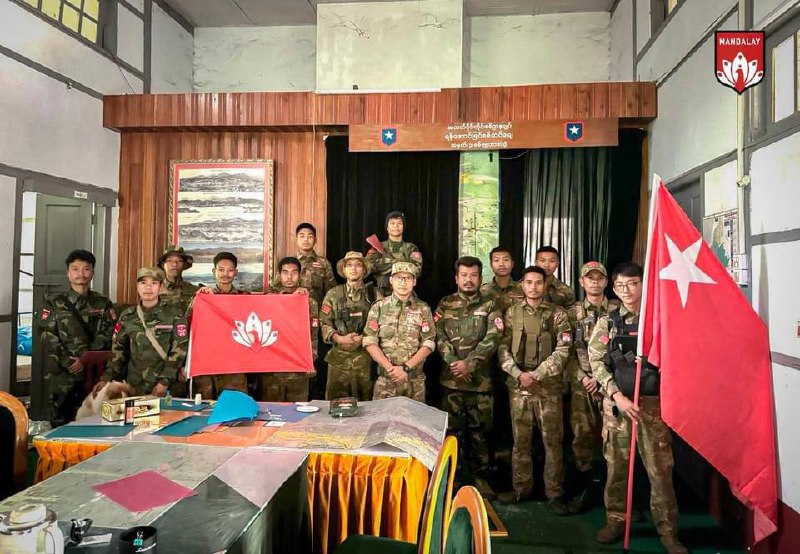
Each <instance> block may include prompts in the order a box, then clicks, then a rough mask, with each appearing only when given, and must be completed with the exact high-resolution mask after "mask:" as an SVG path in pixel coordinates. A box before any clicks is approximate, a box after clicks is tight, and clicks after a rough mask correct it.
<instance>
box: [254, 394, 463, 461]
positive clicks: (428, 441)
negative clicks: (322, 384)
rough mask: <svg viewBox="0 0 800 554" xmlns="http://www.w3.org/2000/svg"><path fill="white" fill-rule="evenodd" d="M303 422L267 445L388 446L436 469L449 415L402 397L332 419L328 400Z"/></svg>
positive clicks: (310, 447) (366, 405)
mask: <svg viewBox="0 0 800 554" xmlns="http://www.w3.org/2000/svg"><path fill="white" fill-rule="evenodd" d="M312 404H314V405H316V406H319V407H320V408H321V409H320V411H319V412H317V413H316V414H314V415H312V416H311V417H308V418H307V419H304V420H303V421H300V422H297V423H293V424H291V425H286V426H284V427H282V428H281V429H279V430H278V431H277V432H276V433H275V434H274V435H272V436H271V437H270V438H269V439H267V441H266V442H265V443H264V446H270V447H275V448H298V449H302V450H331V451H337V450H359V449H363V448H372V447H375V446H378V445H380V444H388V445H390V446H393V447H395V448H398V449H400V450H402V451H403V452H406V453H408V454H409V455H410V456H412V457H413V458H415V459H417V460H419V461H420V462H421V463H422V464H423V465H425V467H427V468H428V469H433V466H434V464H435V463H436V457H437V455H438V454H439V449H440V448H441V446H442V442H444V436H445V432H446V431H447V414H446V413H445V412H443V411H441V410H437V409H436V408H433V407H431V406H427V405H425V404H422V403H420V402H416V401H414V400H411V399H410V398H405V397H397V398H386V399H384V400H374V401H372V402H365V403H362V404H359V405H358V415H357V416H355V417H345V418H333V417H331V416H330V415H329V414H328V403H327V402H320V401H314V402H312Z"/></svg>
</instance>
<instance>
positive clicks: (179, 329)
mask: <svg viewBox="0 0 800 554" xmlns="http://www.w3.org/2000/svg"><path fill="white" fill-rule="evenodd" d="M186 332H187V329H186V324H185V323H178V324H177V325H176V326H175V333H176V334H177V335H178V336H179V337H185V336H186Z"/></svg>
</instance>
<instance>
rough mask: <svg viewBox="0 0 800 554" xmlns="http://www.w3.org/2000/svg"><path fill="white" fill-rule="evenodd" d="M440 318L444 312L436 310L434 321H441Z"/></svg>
mask: <svg viewBox="0 0 800 554" xmlns="http://www.w3.org/2000/svg"><path fill="white" fill-rule="evenodd" d="M440 319H442V314H440V313H439V312H434V314H433V322H434V323H439V320H440Z"/></svg>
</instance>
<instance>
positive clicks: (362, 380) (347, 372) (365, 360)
mask: <svg viewBox="0 0 800 554" xmlns="http://www.w3.org/2000/svg"><path fill="white" fill-rule="evenodd" d="M326 360H327V362H328V384H327V386H326V388H325V399H326V400H335V399H336V398H342V397H344V396H354V397H355V398H357V399H358V400H372V389H373V386H374V384H373V382H372V375H371V370H372V358H371V357H370V355H369V354H367V351H366V350H364V349H363V348H359V349H358V350H356V351H354V352H345V351H344V350H340V349H338V348H333V349H332V350H331V351H330V353H329V354H328V356H327V357H326Z"/></svg>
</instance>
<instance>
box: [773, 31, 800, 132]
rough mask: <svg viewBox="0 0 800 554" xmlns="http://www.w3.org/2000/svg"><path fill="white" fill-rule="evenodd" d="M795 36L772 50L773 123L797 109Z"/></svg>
mask: <svg viewBox="0 0 800 554" xmlns="http://www.w3.org/2000/svg"><path fill="white" fill-rule="evenodd" d="M795 36H796V35H792V36H790V37H789V38H787V39H786V40H784V41H783V42H781V43H780V44H779V45H778V46H776V47H775V48H773V49H772V52H771V54H772V121H780V120H781V119H785V118H787V117H789V116H790V115H792V114H793V113H794V112H795V111H796V109H797V102H796V101H795V98H794V96H795V89H796V88H797V87H796V86H795V83H796V81H797V76H796V73H797V71H796V70H795V68H796V67H797V64H796V63H795V52H796V51H797V48H796V46H795Z"/></svg>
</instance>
